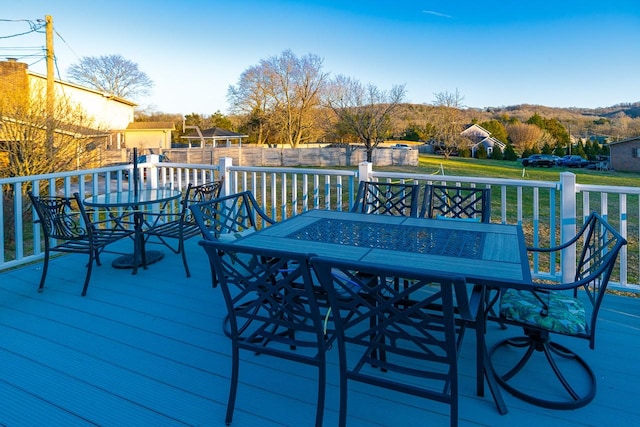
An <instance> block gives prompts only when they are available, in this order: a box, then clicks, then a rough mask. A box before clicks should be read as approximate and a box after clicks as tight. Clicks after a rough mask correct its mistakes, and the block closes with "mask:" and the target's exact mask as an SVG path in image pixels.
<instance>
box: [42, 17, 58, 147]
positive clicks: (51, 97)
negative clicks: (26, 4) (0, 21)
mask: <svg viewBox="0 0 640 427" xmlns="http://www.w3.org/2000/svg"><path fill="white" fill-rule="evenodd" d="M44 18H45V23H46V36H47V100H46V102H47V112H46V114H47V156H48V158H49V159H51V156H52V155H53V134H54V130H55V129H54V120H53V110H54V104H55V92H54V91H55V84H54V83H55V80H54V74H53V65H54V64H53V60H54V54H53V18H52V17H51V15H46V16H45V17H44Z"/></svg>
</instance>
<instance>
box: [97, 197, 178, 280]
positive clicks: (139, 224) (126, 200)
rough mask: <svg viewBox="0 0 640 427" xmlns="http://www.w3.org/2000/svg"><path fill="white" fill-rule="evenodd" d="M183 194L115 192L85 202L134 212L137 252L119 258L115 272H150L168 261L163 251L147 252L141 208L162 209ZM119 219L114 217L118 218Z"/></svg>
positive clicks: (99, 206) (115, 265) (116, 260)
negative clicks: (155, 266) (156, 263)
mask: <svg viewBox="0 0 640 427" xmlns="http://www.w3.org/2000/svg"><path fill="white" fill-rule="evenodd" d="M181 195H182V192H181V191H180V190H173V189H145V190H140V191H137V192H136V191H114V192H110V193H106V194H95V195H93V196H91V197H88V198H86V199H84V204H85V205H87V206H90V207H97V208H105V209H107V210H110V209H120V208H124V209H127V210H130V211H132V212H133V218H134V228H135V237H134V250H133V252H132V253H131V254H126V255H123V256H120V257H118V258H116V259H115V260H114V261H113V262H112V263H111V265H112V266H113V267H115V268H132V269H133V272H132V273H133V274H136V273H137V272H138V267H140V266H142V267H143V268H145V269H146V268H147V265H149V264H153V263H155V262H157V261H160V260H161V259H162V258H163V257H164V253H163V252H162V251H158V250H154V251H147V250H146V249H145V238H144V230H143V226H144V224H145V219H144V213H145V212H144V210H142V209H140V207H145V206H147V207H148V206H150V205H154V204H160V206H162V208H164V206H165V205H166V204H167V203H169V202H171V201H172V200H176V199H178V198H180V196H181ZM117 217H118V215H114V218H117Z"/></svg>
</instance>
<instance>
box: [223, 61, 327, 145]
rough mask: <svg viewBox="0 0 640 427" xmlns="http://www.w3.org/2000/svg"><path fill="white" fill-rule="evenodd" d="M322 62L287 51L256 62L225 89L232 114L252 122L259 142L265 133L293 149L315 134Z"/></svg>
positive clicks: (324, 74) (324, 81)
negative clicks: (275, 136)
mask: <svg viewBox="0 0 640 427" xmlns="http://www.w3.org/2000/svg"><path fill="white" fill-rule="evenodd" d="M322 62H323V61H322V59H320V58H319V57H318V56H316V55H313V54H308V55H306V56H303V57H300V58H298V57H297V56H296V55H295V54H294V53H293V52H291V51H290V50H287V51H284V52H283V53H282V54H281V55H279V56H274V57H270V58H268V59H265V60H262V61H260V65H258V66H254V67H251V68H249V69H248V70H246V71H245V72H243V73H242V75H241V77H240V81H239V82H238V85H237V86H231V87H229V90H228V92H227V96H228V99H229V102H230V104H231V107H232V110H233V111H236V112H243V113H244V114H246V115H247V117H248V118H249V119H251V120H253V121H254V123H255V124H256V128H257V130H258V132H259V137H258V141H259V142H261V141H263V140H266V138H264V136H265V134H266V133H267V132H266V131H267V130H269V131H270V132H271V133H273V134H276V133H277V134H278V136H279V138H278V139H279V141H278V142H280V143H284V144H288V145H289V146H291V147H297V146H298V145H299V144H301V143H302V142H305V141H308V140H310V139H312V138H313V137H314V136H316V133H317V132H318V128H319V127H318V126H317V122H316V119H317V117H316V116H317V114H316V113H317V109H318V106H319V99H320V94H321V92H322V90H323V89H324V86H325V84H326V80H327V78H328V77H327V73H325V72H323V71H322Z"/></svg>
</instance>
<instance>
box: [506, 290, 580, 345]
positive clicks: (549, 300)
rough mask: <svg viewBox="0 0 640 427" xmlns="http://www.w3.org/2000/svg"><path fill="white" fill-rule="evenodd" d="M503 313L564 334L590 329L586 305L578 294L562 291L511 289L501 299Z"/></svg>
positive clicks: (513, 318) (512, 318) (509, 318)
mask: <svg viewBox="0 0 640 427" xmlns="http://www.w3.org/2000/svg"><path fill="white" fill-rule="evenodd" d="M543 301H544V303H543ZM545 305H546V309H545ZM500 314H501V315H502V316H503V317H505V318H506V319H508V320H514V321H516V322H520V323H523V324H525V325H531V326H534V327H537V328H541V329H546V330H548V331H552V332H557V333H560V334H567V335H577V334H585V333H586V332H587V319H586V312H585V309H584V305H583V304H582V303H581V302H580V301H579V300H577V299H576V298H573V297H571V296H568V295H564V294H561V293H558V292H537V293H536V294H534V293H533V292H532V291H524V290H516V289H508V290H507V291H505V292H504V293H503V295H502V299H501V300H500Z"/></svg>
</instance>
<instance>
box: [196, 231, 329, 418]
mask: <svg viewBox="0 0 640 427" xmlns="http://www.w3.org/2000/svg"><path fill="white" fill-rule="evenodd" d="M200 245H201V246H202V247H203V248H204V250H205V252H206V253H207V255H208V257H209V260H210V262H211V266H212V272H215V275H214V276H212V279H213V280H214V281H216V282H217V283H218V284H219V285H220V288H221V290H222V294H223V296H224V301H225V304H226V307H227V318H228V321H229V325H230V333H229V336H230V338H231V347H232V352H231V355H232V369H231V387H230V390H229V401H228V404H227V413H226V418H225V422H226V423H227V425H228V424H230V423H231V421H232V418H233V411H234V407H235V402H236V395H237V390H238V379H239V366H240V351H241V350H246V351H249V352H251V353H254V354H260V355H269V356H273V357H279V358H283V359H287V360H291V361H293V362H298V363H303V364H307V365H311V366H315V367H316V368H317V369H318V389H317V393H318V395H317V406H316V417H315V425H316V426H318V427H319V426H321V425H322V420H323V413H324V401H325V389H326V364H325V352H326V349H327V341H326V340H325V333H324V330H323V315H322V314H321V312H320V306H319V304H318V302H317V298H316V297H315V294H316V290H315V286H314V283H313V281H312V278H311V272H310V269H309V265H308V260H307V258H306V256H305V255H300V254H297V253H291V252H284V251H273V250H265V249H253V248H251V249H248V248H242V249H239V248H238V247H237V246H234V245H233V244H232V243H223V242H220V241H217V240H202V241H200ZM246 381H247V382H250V381H251V380H250V379H249V378H247V379H246Z"/></svg>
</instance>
